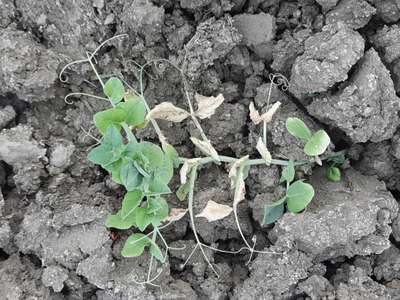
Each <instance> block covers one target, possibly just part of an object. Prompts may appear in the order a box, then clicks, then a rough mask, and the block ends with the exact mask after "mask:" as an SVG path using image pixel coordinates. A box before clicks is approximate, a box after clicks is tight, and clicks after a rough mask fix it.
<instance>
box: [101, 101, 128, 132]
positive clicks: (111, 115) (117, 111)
mask: <svg viewBox="0 0 400 300" xmlns="http://www.w3.org/2000/svg"><path fill="white" fill-rule="evenodd" d="M126 118H127V113H126V112H125V111H124V110H123V109H121V108H118V107H114V108H110V109H107V110H103V111H101V112H98V113H96V114H95V115H94V118H93V119H94V124H95V125H96V127H97V129H99V131H100V132H101V133H102V134H105V133H106V131H107V128H108V127H109V126H115V127H116V128H118V129H120V128H121V126H120V123H121V122H124V121H125V119H126Z"/></svg>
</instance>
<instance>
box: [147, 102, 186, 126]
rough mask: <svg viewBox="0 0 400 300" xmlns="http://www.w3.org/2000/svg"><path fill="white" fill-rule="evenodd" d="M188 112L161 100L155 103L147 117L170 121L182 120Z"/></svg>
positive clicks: (177, 121)
mask: <svg viewBox="0 0 400 300" xmlns="http://www.w3.org/2000/svg"><path fill="white" fill-rule="evenodd" d="M189 116H190V114H189V113H188V112H187V111H186V110H184V109H182V108H179V107H176V106H175V105H173V104H172V103H171V102H162V103H160V104H158V105H156V106H155V107H154V108H153V109H152V110H151V111H150V112H149V113H148V114H147V117H146V118H147V119H148V120H150V119H160V120H167V121H171V122H176V123H179V122H182V121H183V120H185V119H186V118H187V117H189Z"/></svg>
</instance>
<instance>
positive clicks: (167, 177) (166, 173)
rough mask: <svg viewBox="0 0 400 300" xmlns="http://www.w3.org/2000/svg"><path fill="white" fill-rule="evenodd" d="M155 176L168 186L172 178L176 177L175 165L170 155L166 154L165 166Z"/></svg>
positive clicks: (155, 172) (156, 171)
mask: <svg viewBox="0 0 400 300" xmlns="http://www.w3.org/2000/svg"><path fill="white" fill-rule="evenodd" d="M154 176H155V177H156V178H157V180H158V181H160V182H162V183H164V184H168V183H169V182H170V181H171V179H172V176H174V165H173V162H172V160H171V159H170V157H169V156H168V155H166V154H164V162H163V165H162V167H161V168H157V169H156V170H155V171H154Z"/></svg>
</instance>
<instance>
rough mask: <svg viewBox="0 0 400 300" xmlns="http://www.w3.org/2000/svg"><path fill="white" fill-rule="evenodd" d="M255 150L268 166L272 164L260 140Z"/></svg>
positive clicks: (270, 157) (268, 153)
mask: <svg viewBox="0 0 400 300" xmlns="http://www.w3.org/2000/svg"><path fill="white" fill-rule="evenodd" d="M256 149H257V151H258V152H259V153H260V155H261V157H262V158H263V159H264V160H265V163H266V164H267V165H268V166H269V165H270V164H271V162H272V156H271V153H270V152H269V151H268V149H267V146H266V145H265V144H264V142H263V141H262V139H261V138H259V139H258V142H257V146H256Z"/></svg>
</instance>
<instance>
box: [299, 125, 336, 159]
mask: <svg viewBox="0 0 400 300" xmlns="http://www.w3.org/2000/svg"><path fill="white" fill-rule="evenodd" d="M330 142H331V139H330V138H329V135H328V134H327V133H326V132H325V130H318V131H317V132H316V133H315V134H314V135H313V136H312V137H311V139H310V140H309V141H308V142H307V144H306V145H305V146H304V153H305V154H307V155H309V156H317V155H321V154H322V153H324V152H325V151H326V149H327V148H328V146H329V143H330Z"/></svg>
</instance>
